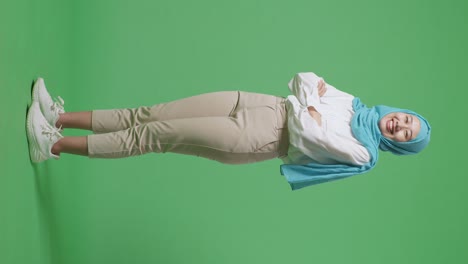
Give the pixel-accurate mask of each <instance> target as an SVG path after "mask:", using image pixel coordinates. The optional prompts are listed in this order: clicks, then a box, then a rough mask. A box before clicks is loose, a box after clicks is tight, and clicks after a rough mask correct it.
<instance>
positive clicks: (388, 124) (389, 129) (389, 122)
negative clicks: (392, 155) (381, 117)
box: [387, 120, 393, 134]
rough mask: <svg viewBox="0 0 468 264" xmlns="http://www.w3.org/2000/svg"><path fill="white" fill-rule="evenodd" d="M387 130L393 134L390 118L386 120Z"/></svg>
mask: <svg viewBox="0 0 468 264" xmlns="http://www.w3.org/2000/svg"><path fill="white" fill-rule="evenodd" d="M387 130H388V132H389V133H391V134H393V121H392V120H388V121H387Z"/></svg>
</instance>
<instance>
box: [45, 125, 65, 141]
mask: <svg viewBox="0 0 468 264" xmlns="http://www.w3.org/2000/svg"><path fill="white" fill-rule="evenodd" d="M41 128H42V134H43V135H45V136H46V137H48V138H49V140H50V141H53V139H54V137H55V138H62V137H63V136H62V134H60V129H62V126H60V127H59V128H56V127H52V126H51V125H48V124H47V125H41Z"/></svg>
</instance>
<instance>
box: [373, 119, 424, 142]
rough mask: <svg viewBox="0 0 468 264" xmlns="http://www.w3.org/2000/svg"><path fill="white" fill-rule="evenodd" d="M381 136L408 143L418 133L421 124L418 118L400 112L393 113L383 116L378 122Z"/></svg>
mask: <svg viewBox="0 0 468 264" xmlns="http://www.w3.org/2000/svg"><path fill="white" fill-rule="evenodd" d="M379 129H380V132H382V136H384V137H386V138H388V139H391V140H394V141H399V142H405V141H410V140H412V139H414V138H416V136H417V135H418V133H419V130H420V129H421V123H420V121H419V118H418V117H416V116H414V115H411V114H407V113H402V112H393V113H390V114H387V115H385V116H384V117H383V118H382V119H380V121H379Z"/></svg>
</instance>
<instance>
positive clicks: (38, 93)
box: [33, 77, 65, 127]
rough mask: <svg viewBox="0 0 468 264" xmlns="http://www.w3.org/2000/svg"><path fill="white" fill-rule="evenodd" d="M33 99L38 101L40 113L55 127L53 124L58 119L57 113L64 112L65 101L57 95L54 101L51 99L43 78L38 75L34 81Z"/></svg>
mask: <svg viewBox="0 0 468 264" xmlns="http://www.w3.org/2000/svg"><path fill="white" fill-rule="evenodd" d="M33 101H37V102H39V106H40V109H41V111H42V114H43V115H44V117H45V118H46V120H47V122H49V124H50V125H51V126H53V127H55V124H56V123H57V120H58V119H59V114H62V113H65V109H64V108H63V105H64V103H65V102H64V101H63V99H62V97H60V96H58V98H57V99H56V100H55V102H54V101H52V97H50V95H49V92H48V91H47V88H46V86H45V84H44V79H42V78H40V77H39V78H38V79H37V80H36V82H35V83H34V87H33Z"/></svg>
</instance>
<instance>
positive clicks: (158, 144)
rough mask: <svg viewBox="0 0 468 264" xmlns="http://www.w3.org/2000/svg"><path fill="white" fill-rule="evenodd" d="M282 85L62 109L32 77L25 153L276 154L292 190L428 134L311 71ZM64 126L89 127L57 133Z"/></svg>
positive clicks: (37, 156)
mask: <svg viewBox="0 0 468 264" xmlns="http://www.w3.org/2000/svg"><path fill="white" fill-rule="evenodd" d="M288 86H289V89H290V90H291V92H292V95H289V96H288V97H287V98H284V97H279V96H274V95H266V94H258V93H251V92H243V91H222V92H215V93H207V94H201V95H196V96H192V97H188V98H183V99H179V100H176V101H172V102H167V103H159V104H156V105H153V106H141V107H138V108H123V109H107V110H92V111H85V112H68V113H65V110H64V108H63V100H62V99H61V98H60V97H59V101H57V102H53V101H52V99H51V96H50V95H49V93H48V91H47V89H46V87H45V84H44V80H43V79H38V80H37V81H36V83H35V85H34V89H33V103H32V105H31V107H30V110H29V112H28V118H27V129H28V139H29V143H30V155H31V160H32V161H33V162H41V161H44V160H47V159H50V158H55V159H58V158H59V157H60V154H61V153H69V154H76V155H83V156H88V157H90V158H124V157H129V156H135V155H142V154H146V153H151V152H156V153H165V152H173V153H179V154H186V155H194V156H199V157H204V158H207V159H212V160H216V161H218V162H221V163H226V164H243V163H252V162H259V161H264V160H268V159H273V158H280V159H282V160H283V162H284V164H283V165H281V166H280V171H281V174H283V175H284V176H285V177H286V179H287V181H288V182H289V184H290V185H291V187H292V189H293V190H296V189H300V188H302V187H305V186H309V185H313V184H317V183H322V182H327V181H332V180H337V179H341V178H345V177H348V176H351V175H356V174H361V173H364V172H367V171H369V170H370V169H372V168H373V167H374V166H375V164H376V162H377V160H378V150H379V149H380V150H384V151H390V152H392V153H394V154H397V155H406V154H415V153H418V152H420V151H421V150H422V149H423V148H425V147H426V145H427V144H428V142H429V138H430V126H429V123H427V121H426V120H425V119H424V118H423V117H422V116H420V115H418V114H416V113H414V112H412V111H409V110H405V109H398V108H391V107H387V106H375V107H371V108H368V107H366V106H365V105H364V104H362V103H361V101H360V100H359V98H357V97H354V96H352V95H350V94H347V93H345V92H342V91H340V90H338V89H336V88H335V87H333V86H332V85H330V84H327V83H325V81H324V80H323V79H322V78H320V77H318V76H317V75H316V74H314V73H312V72H306V73H298V74H296V75H295V76H294V77H293V78H292V80H291V81H290V82H289V83H288ZM63 128H78V129H86V130H91V131H93V132H94V134H93V135H88V136H80V137H64V136H62V134H61V129H63Z"/></svg>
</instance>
